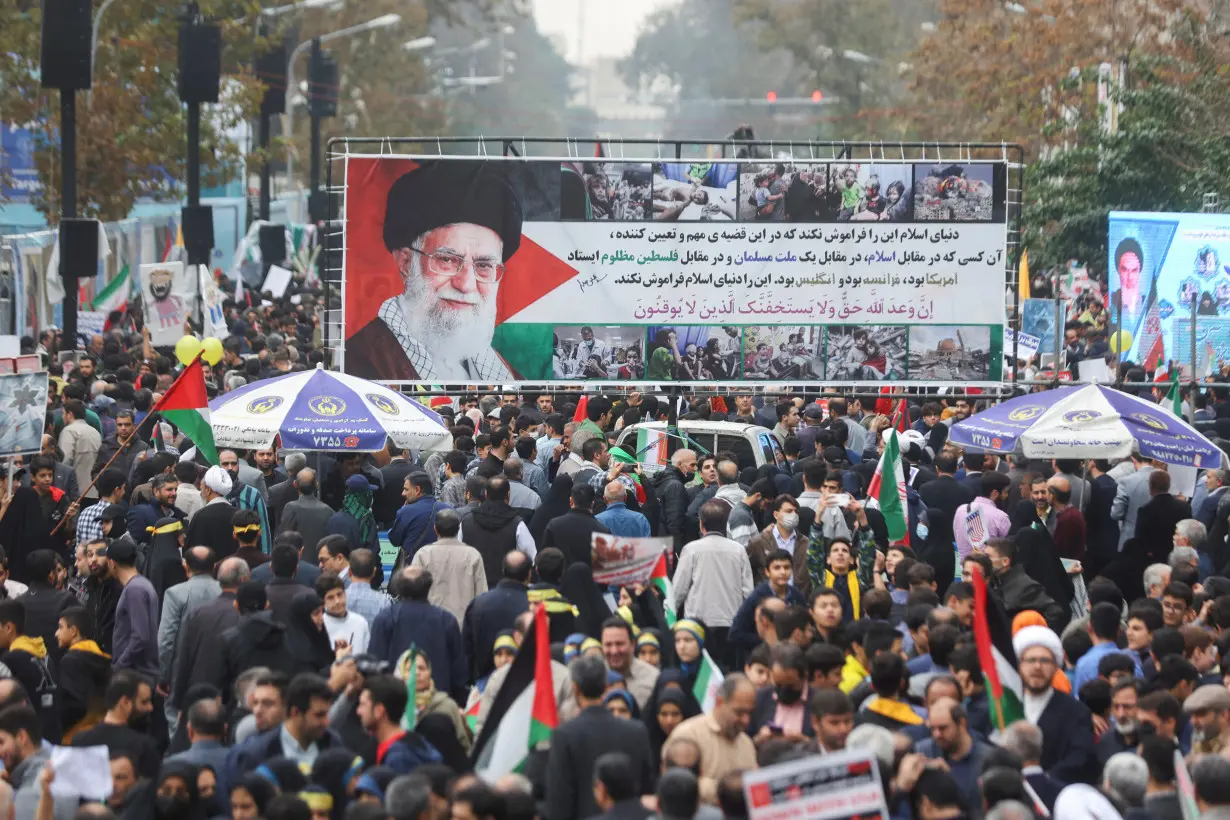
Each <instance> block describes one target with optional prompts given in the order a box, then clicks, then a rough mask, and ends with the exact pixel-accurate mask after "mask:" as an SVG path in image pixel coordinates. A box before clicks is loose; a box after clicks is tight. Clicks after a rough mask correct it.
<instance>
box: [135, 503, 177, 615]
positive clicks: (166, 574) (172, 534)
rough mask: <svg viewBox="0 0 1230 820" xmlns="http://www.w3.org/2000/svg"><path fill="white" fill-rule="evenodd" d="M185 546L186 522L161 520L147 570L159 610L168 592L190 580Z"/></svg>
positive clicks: (150, 549) (168, 519) (152, 545)
mask: <svg viewBox="0 0 1230 820" xmlns="http://www.w3.org/2000/svg"><path fill="white" fill-rule="evenodd" d="M183 546H184V522H183V521H180V520H179V519H178V518H159V519H158V522H157V523H156V524H154V532H153V535H152V536H151V537H150V543H149V558H148V559H147V560H146V570H145V575H146V577H147V578H149V580H150V583H151V584H153V585H154V592H155V594H157V596H158V607H159V609H161V608H162V597H163V596H164V595H165V594H166V591H167V590H168V589H170V588H171V587H173V586H175V585H176V584H182V583H183V582H184V581H187V580H188V576H187V574H185V572H184V559H183V552H182V549H183Z"/></svg>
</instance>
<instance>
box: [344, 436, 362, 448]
mask: <svg viewBox="0 0 1230 820" xmlns="http://www.w3.org/2000/svg"><path fill="white" fill-rule="evenodd" d="M342 444H343V445H345V446H346V447H358V446H359V437H358V436H346V440H345V441H343V442H342Z"/></svg>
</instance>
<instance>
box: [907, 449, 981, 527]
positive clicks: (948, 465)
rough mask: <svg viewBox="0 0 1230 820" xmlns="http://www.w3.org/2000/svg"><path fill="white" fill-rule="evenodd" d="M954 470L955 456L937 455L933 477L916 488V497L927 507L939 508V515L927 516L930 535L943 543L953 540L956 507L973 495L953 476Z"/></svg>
mask: <svg viewBox="0 0 1230 820" xmlns="http://www.w3.org/2000/svg"><path fill="white" fill-rule="evenodd" d="M956 472H957V460H956V459H955V458H953V457H952V456H939V457H938V458H936V459H935V475H936V477H935V479H934V480H932V481H928V482H927V483H926V484H924V485H923V486H921V487H919V488H918V497H919V498H921V499H922V502H923V503H924V504H926V505H927V508H928V509H929V510H930V509H932V508H937V509H939V510H940V513H941V514H940V515H938V516H928V518H929V520H930V523H931V537H932V538H934V539H936V541H938V542H940V543H944V544H951V543H952V542H953V539H954V536H953V533H952V522H953V518H955V517H956V515H957V507H960V506H961V505H962V504H969V503H971V502H972V501H973V500H974V495H975V494H974V493H973V492H971V491H970V489H969V487H968V486H967V485H965V484H961V483H960V482H958V481H957V480H956V479H955V478H953V476H954V475H955V474H956Z"/></svg>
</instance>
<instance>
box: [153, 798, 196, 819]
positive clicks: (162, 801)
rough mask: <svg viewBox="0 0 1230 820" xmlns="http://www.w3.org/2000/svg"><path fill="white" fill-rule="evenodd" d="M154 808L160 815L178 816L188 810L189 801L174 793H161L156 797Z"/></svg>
mask: <svg viewBox="0 0 1230 820" xmlns="http://www.w3.org/2000/svg"><path fill="white" fill-rule="evenodd" d="M154 810H155V811H156V812H157V814H158V816H159V817H178V816H180V815H181V814H182V813H183V812H186V811H187V810H188V801H187V800H184V799H182V798H179V797H176V796H175V795H173V794H160V795H158V796H157V797H155V798H154Z"/></svg>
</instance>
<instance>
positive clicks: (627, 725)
mask: <svg viewBox="0 0 1230 820" xmlns="http://www.w3.org/2000/svg"><path fill="white" fill-rule="evenodd" d="M569 674H570V675H571V677H572V687H573V691H574V692H575V693H576V699H577V706H579V707H580V709H581V713H580V714H579V715H577V716H576V717H575V718H573V719H572V720H570V721H568V722H567V723H564V724H562V725H561V726H560V727H559V728H558V729H556V730H555V733H554V734H553V735H552V736H551V753H550V756H549V758H548V762H547V787H546V794H547V802H546V811H545V812H543V817H544V818H545V820H572V818H575V817H593V816H594V815H596V814H599V813H600V812H601V811H602V809H601V808H599V806H598V804H597V803H596V802H595V801H594V763H595V762H596V761H597V760H598V758H599V757H600V756H602V755H603V754H606V753H608V752H623V753H624V754H626V755H627V756H628V759H629V760H630V761H631V763H632V770H633V771H635V772H638V773H639V775H640V783H641V789H642V790H646V789H648V788H649V786H650V785H651V784H652V783H653V753H652V752H651V750H650V747H649V732H648V731H647V730H646V729H645V724H644V723H642V722H640V721H637V720H622V719H620V718H617V717H615V716H614V715H612V714H611V713H610V712H608V711H607V710H606V709H604V708H603V706H602V695H603V692H605V690H606V676H607V671H606V664H605V663H604V662H603V660H602V659H601V658H596V657H581V658H578V659H577V660H575V661H573V662H572V666H571V667H569Z"/></svg>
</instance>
